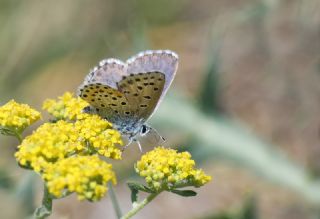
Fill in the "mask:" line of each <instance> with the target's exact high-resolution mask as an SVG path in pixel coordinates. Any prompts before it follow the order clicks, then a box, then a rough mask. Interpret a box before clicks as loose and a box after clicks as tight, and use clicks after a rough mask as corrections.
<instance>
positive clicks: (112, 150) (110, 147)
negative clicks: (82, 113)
mask: <svg viewBox="0 0 320 219" xmlns="http://www.w3.org/2000/svg"><path fill="white" fill-rule="evenodd" d="M74 128H75V130H76V132H77V133H78V135H79V138H80V139H81V140H82V142H84V143H86V145H87V146H89V147H88V149H89V150H91V151H92V150H93V151H92V152H98V153H99V154H101V155H103V156H105V157H110V158H113V159H117V160H119V159H121V150H120V149H119V148H117V147H116V146H117V145H122V144H123V142H122V139H121V135H120V133H119V132H118V131H117V130H115V129H112V124H111V123H109V122H107V121H106V120H104V119H101V118H100V117H99V116H97V115H87V118H85V119H82V120H78V121H77V122H75V124H74Z"/></svg>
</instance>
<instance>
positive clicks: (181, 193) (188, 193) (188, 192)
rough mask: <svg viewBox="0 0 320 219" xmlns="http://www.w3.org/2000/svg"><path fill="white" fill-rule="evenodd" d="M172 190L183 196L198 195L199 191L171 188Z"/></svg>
mask: <svg viewBox="0 0 320 219" xmlns="http://www.w3.org/2000/svg"><path fill="white" fill-rule="evenodd" d="M170 192H172V193H174V194H177V195H180V196H183V197H190V196H196V195H197V193H196V192H195V191H193V190H170Z"/></svg>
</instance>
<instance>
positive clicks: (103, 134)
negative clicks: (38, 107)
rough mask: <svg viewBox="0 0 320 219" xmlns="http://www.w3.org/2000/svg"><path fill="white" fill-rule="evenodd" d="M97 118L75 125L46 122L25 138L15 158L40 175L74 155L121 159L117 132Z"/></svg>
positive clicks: (119, 137)
mask: <svg viewBox="0 0 320 219" xmlns="http://www.w3.org/2000/svg"><path fill="white" fill-rule="evenodd" d="M110 127H111V125H110V123H108V122H107V121H105V120H102V119H100V118H99V117H98V116H93V115H92V116H88V117H87V118H86V119H83V120H79V121H77V122H75V123H69V122H66V121H64V120H60V121H58V122H56V123H45V124H43V125H42V126H40V127H39V128H38V129H37V130H36V131H35V132H34V133H33V134H32V135H30V136H28V137H26V138H25V139H24V140H23V141H22V143H21V145H19V146H18V151H17V152H16V154H15V156H16V159H17V160H18V162H19V163H20V165H22V166H24V167H29V168H32V169H33V170H35V171H36V172H39V173H40V172H41V171H42V170H43V169H44V168H45V167H46V166H47V164H48V163H53V162H56V161H57V160H60V159H63V158H66V157H69V156H72V155H74V154H83V155H91V154H94V153H99V154H101V155H103V156H106V157H110V158H113V159H121V150H120V149H119V148H117V145H118V144H122V141H121V136H120V134H119V132H118V131H116V130H113V129H110Z"/></svg>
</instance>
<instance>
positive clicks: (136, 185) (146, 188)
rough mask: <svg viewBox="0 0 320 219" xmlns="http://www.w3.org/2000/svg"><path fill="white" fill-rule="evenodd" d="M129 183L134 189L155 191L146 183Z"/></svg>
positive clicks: (148, 191)
mask: <svg viewBox="0 0 320 219" xmlns="http://www.w3.org/2000/svg"><path fill="white" fill-rule="evenodd" d="M127 184H128V186H129V188H130V189H131V188H133V189H136V190H138V191H143V192H147V193H154V192H155V191H153V190H152V189H151V188H149V187H148V186H145V185H143V184H140V183H136V182H128V183H127Z"/></svg>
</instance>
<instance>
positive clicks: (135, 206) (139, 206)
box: [121, 191, 162, 219]
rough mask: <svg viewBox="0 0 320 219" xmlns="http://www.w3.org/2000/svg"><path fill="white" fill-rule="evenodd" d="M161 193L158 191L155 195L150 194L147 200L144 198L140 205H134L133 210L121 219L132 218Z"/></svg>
mask: <svg viewBox="0 0 320 219" xmlns="http://www.w3.org/2000/svg"><path fill="white" fill-rule="evenodd" d="M161 192H162V191H159V192H157V193H151V194H150V195H149V196H148V197H147V198H145V199H144V200H143V201H142V202H140V203H134V205H133V208H132V209H131V210H130V211H129V212H128V213H127V214H126V215H124V216H122V217H121V219H128V218H131V217H132V216H134V215H135V214H136V213H138V211H140V210H141V209H142V208H143V207H144V206H146V205H147V204H148V203H149V202H151V201H152V200H153V199H154V198H155V197H157V195H159V194H160V193H161Z"/></svg>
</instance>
